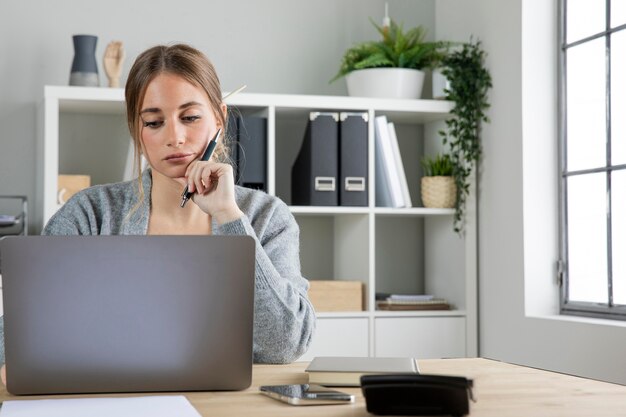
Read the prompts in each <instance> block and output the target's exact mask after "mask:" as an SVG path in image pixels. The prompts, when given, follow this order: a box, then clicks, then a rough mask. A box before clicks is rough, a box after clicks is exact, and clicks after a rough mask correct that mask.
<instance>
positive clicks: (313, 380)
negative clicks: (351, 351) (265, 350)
mask: <svg viewBox="0 0 626 417" xmlns="http://www.w3.org/2000/svg"><path fill="white" fill-rule="evenodd" d="M305 372H306V373H307V374H308V375H309V384H319V385H326V386H343V387H358V386H359V385H361V381H360V378H361V376H362V375H382V374H406V373H408V374H418V373H419V368H418V366H417V362H416V361H415V359H414V358H371V357H363V358H358V357H337V356H318V357H315V358H313V360H312V361H311V363H310V364H309V366H308V367H307V368H306V369H305Z"/></svg>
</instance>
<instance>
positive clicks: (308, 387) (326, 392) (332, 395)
mask: <svg viewBox="0 0 626 417" xmlns="http://www.w3.org/2000/svg"><path fill="white" fill-rule="evenodd" d="M261 393H263V394H265V395H267V396H269V397H272V398H274V399H277V400H280V401H283V402H286V403H288V404H291V405H321V404H351V403H354V395H351V394H346V393H345V392H340V391H335V390H333V389H330V388H326V387H323V386H321V385H314V384H302V385H264V386H262V387H261Z"/></svg>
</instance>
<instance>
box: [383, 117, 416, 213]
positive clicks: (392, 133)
mask: <svg viewBox="0 0 626 417" xmlns="http://www.w3.org/2000/svg"><path fill="white" fill-rule="evenodd" d="M387 129H388V130H389V139H390V141H391V149H392V150H393V159H394V161H395V167H396V175H397V176H398V179H399V180H400V188H401V190H402V199H403V202H404V204H403V207H406V208H411V207H413V204H412V203H411V194H410V193H409V183H408V182H407V179H406V173H405V171H404V163H403V162H402V154H401V153H400V146H399V145H398V135H396V127H395V125H394V124H393V122H389V123H387Z"/></svg>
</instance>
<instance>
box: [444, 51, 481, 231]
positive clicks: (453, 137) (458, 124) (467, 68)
mask: <svg viewBox="0 0 626 417" xmlns="http://www.w3.org/2000/svg"><path fill="white" fill-rule="evenodd" d="M485 55H486V53H485V51H483V49H482V48H481V43H480V41H476V42H473V41H472V40H470V42H469V43H464V44H463V45H462V47H461V48H460V49H458V50H455V51H452V52H450V53H449V54H447V56H446V57H444V59H443V61H442V63H441V73H442V74H443V75H444V76H445V77H446V78H447V80H448V82H449V87H448V88H447V89H446V90H445V93H446V99H447V100H450V101H452V102H454V107H453V109H452V110H451V111H450V113H451V114H452V117H450V118H449V119H447V120H446V129H445V130H440V131H439V135H440V136H441V137H442V138H443V143H444V144H447V145H448V146H449V148H450V151H449V154H450V158H451V159H452V162H453V164H454V178H455V182H456V188H457V199H456V210H455V214H454V230H455V231H456V232H457V233H459V234H460V233H462V232H463V230H464V227H465V203H466V199H467V196H468V194H469V189H470V176H471V175H472V172H473V171H474V170H475V169H476V168H477V167H478V164H479V161H480V157H481V153H482V147H481V142H480V134H481V123H482V122H487V123H488V122H489V118H488V117H487V115H486V114H485V111H486V110H487V109H488V108H489V101H488V98H487V93H488V91H489V89H490V88H491V86H492V84H491V75H490V74H489V71H487V69H486V68H485V66H484V60H485Z"/></svg>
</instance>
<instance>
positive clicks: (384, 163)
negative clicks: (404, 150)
mask: <svg viewBox="0 0 626 417" xmlns="http://www.w3.org/2000/svg"><path fill="white" fill-rule="evenodd" d="M374 126H375V129H374V130H375V145H376V146H375V156H376V157H375V163H376V172H375V174H376V205H377V206H378V207H393V208H400V207H406V202H405V201H404V197H403V193H402V186H401V181H400V177H399V175H398V169H397V168H396V165H397V164H396V160H395V157H394V151H393V146H392V144H391V138H390V135H389V124H388V122H387V117H386V116H377V117H376V118H375V119H374Z"/></svg>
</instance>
